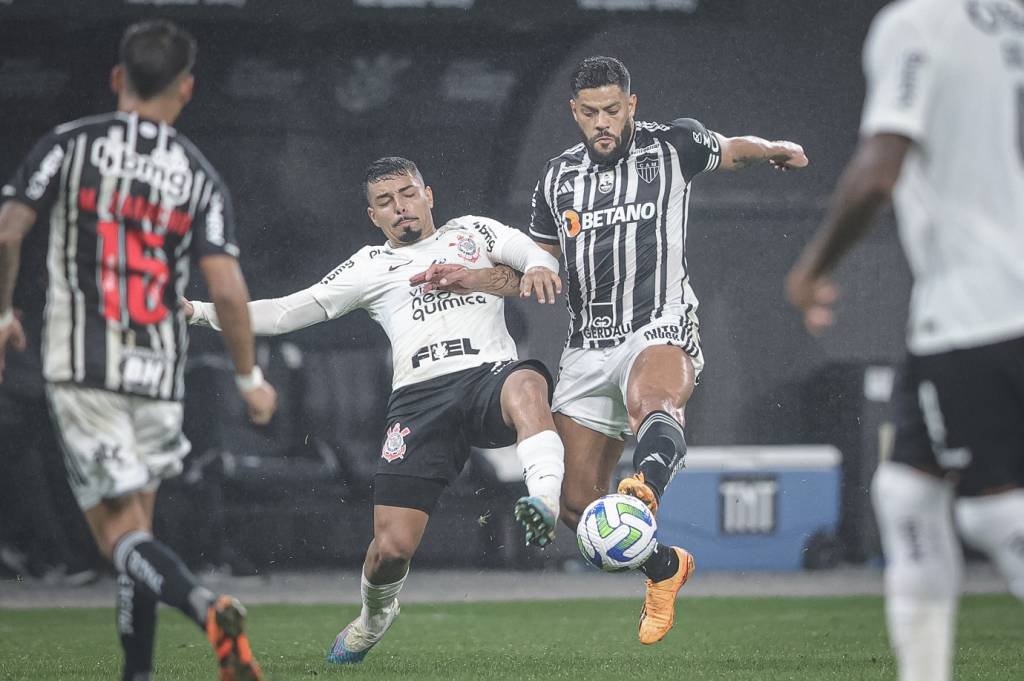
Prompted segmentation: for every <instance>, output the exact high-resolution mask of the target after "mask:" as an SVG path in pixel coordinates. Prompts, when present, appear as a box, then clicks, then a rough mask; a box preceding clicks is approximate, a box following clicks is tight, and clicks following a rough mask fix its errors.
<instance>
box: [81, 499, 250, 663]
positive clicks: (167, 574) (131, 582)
mask: <svg viewBox="0 0 1024 681" xmlns="http://www.w3.org/2000/svg"><path fill="white" fill-rule="evenodd" d="M154 500H155V493H154V492H139V493H133V494H128V495H125V496H123V497H118V498H113V499H104V500H103V501H101V502H100V503H99V504H97V505H96V506H93V507H91V508H88V509H86V511H85V517H86V520H87V521H88V523H89V528H90V530H91V531H92V534H93V537H94V538H95V539H96V543H97V545H98V546H99V549H100V553H102V554H103V556H104V557H106V558H107V559H108V560H110V561H111V562H112V563H113V564H114V567H115V568H116V569H117V571H118V573H119V579H118V586H119V593H118V607H119V611H118V615H119V629H120V631H121V634H122V644H123V645H125V661H126V669H125V678H128V679H132V681H134V680H135V679H148V678H149V673H150V672H151V669H146V668H145V667H150V666H151V662H152V645H153V643H152V635H149V636H147V626H148V622H151V625H152V627H153V628H154V629H155V619H156V612H155V603H156V601H158V600H159V601H163V602H164V603H167V604H168V605H170V606H172V607H174V608H177V609H178V610H180V611H181V612H182V613H183V614H185V615H186V616H187V617H189V618H190V619H191V620H192V621H193V622H195V623H196V625H197V626H199V628H200V629H201V630H203V632H204V633H205V634H206V636H207V639H208V640H209V641H210V644H211V645H212V646H213V648H214V652H215V653H216V655H217V659H218V663H219V673H220V679H221V681H258V679H261V678H262V675H261V673H260V669H259V665H258V664H257V663H256V661H255V659H253V656H252V650H251V649H250V647H249V640H248V638H247V637H246V635H245V609H244V608H243V607H242V605H241V603H239V602H238V601H237V600H236V599H234V598H231V597H229V596H219V597H215V595H214V594H213V593H212V592H211V591H210V590H209V589H206V588H205V587H203V586H202V585H200V584H199V582H198V580H196V578H195V576H193V575H192V573H191V572H189V570H188V568H186V567H185V565H184V563H182V562H181V559H180V558H178V556H177V555H176V554H175V553H174V552H173V551H172V550H171V549H169V548H168V547H167V546H165V545H164V544H162V543H161V542H159V541H157V540H156V539H154V538H153V535H152V534H151V526H152V517H153V505H154ZM129 591H130V592H131V593H129ZM139 592H141V598H142V601H143V602H141V603H138V604H137V603H136V594H137V593H139ZM150 612H151V613H152V614H151V618H152V619H151V620H149V619H148V618H149V617H150V614H149V613H150ZM133 616H138V617H139V618H140V619H139V620H138V622H137V623H136V622H130V621H129V619H131V618H132V617H133ZM126 635H127V636H128V637H127V638H126ZM129 648H130V649H131V651H130V652H129ZM128 665H131V666H128Z"/></svg>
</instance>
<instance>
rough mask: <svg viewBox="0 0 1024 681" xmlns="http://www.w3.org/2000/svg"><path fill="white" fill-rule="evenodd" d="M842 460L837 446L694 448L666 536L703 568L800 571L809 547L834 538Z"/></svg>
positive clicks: (667, 514) (667, 500) (671, 497)
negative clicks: (691, 555) (687, 552)
mask: <svg viewBox="0 0 1024 681" xmlns="http://www.w3.org/2000/svg"><path fill="white" fill-rule="evenodd" d="M630 456H632V455H631V454H630ZM840 462H841V455H840V453H839V450H837V449H836V448H835V447H832V446H802V445H800V446H782V447H756V446H754V447H691V448H690V449H689V451H688V453H687V455H686V468H685V469H684V470H682V471H681V472H680V473H679V474H678V475H677V476H676V477H675V479H674V480H673V481H672V484H671V485H669V488H668V490H667V491H666V493H665V495H664V498H663V499H662V500H661V506H660V508H659V510H658V538H659V539H660V540H661V541H662V542H663V543H666V544H677V545H679V546H683V547H685V548H686V549H687V550H688V551H690V552H691V553H692V554H693V555H694V558H695V560H696V561H697V568H698V570H708V569H710V570H799V569H801V568H802V567H804V557H805V549H806V548H807V547H808V546H811V545H813V544H815V543H817V544H818V545H819V546H821V545H829V544H830V543H831V542H833V541H834V537H835V532H836V527H837V525H838V523H839V482H840Z"/></svg>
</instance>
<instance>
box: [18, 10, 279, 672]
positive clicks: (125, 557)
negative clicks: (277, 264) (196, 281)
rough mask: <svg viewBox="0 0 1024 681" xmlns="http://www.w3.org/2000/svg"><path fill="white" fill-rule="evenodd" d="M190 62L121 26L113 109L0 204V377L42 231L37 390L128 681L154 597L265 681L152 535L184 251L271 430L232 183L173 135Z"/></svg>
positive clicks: (50, 150)
mask: <svg viewBox="0 0 1024 681" xmlns="http://www.w3.org/2000/svg"><path fill="white" fill-rule="evenodd" d="M195 55H196V44H195V41H194V39H193V38H192V37H191V36H190V35H189V34H187V33H186V32H184V31H182V30H181V29H180V28H178V27H177V26H175V25H174V24H171V23H169V22H164V21H153V22H146V23H140V24H136V25H133V26H131V27H129V28H128V30H127V31H126V32H125V34H124V37H123V39H122V41H121V48H120V63H119V64H118V65H117V66H115V67H114V69H113V72H112V73H111V87H112V89H113V90H114V92H115V93H116V94H117V111H116V112H114V113H109V114H103V115H99V116H93V117H91V118H86V119H82V120H77V121H73V122H70V123H65V124H64V125H60V126H58V127H57V128H55V129H54V130H53V131H52V132H50V133H49V134H47V135H46V136H45V137H43V138H42V139H41V140H40V141H39V142H38V143H37V144H36V145H35V147H34V148H33V149H32V151H31V152H30V153H29V155H28V157H27V158H26V159H25V161H24V162H23V163H22V165H21V167H20V168H19V169H18V170H17V172H16V173H15V175H14V177H13V179H12V180H11V181H10V183H9V184H7V185H5V186H4V187H3V190H2V197H0V200H3V201H4V203H3V206H2V208H0V370H2V368H3V355H4V350H5V348H6V347H7V346H8V345H11V346H12V347H14V348H16V349H20V348H22V347H23V346H24V335H23V332H22V329H21V324H20V322H19V321H18V320H17V319H16V318H15V317H14V316H13V314H12V310H11V297H12V292H13V289H14V283H15V280H16V277H17V272H18V261H19V248H20V244H21V241H22V238H23V237H24V236H25V234H27V233H28V231H29V229H31V227H32V225H33V224H34V223H35V222H36V221H37V220H39V221H41V222H43V223H44V224H48V225H49V230H50V236H49V252H48V269H49V288H48V291H47V303H46V319H45V327H44V329H45V330H44V341H43V364H44V366H43V372H44V376H45V379H46V381H47V396H48V399H49V402H50V409H51V412H52V415H53V419H54V422H55V425H56V429H57V432H58V433H59V435H60V439H61V443H62V446H63V449H64V459H65V462H66V464H67V469H68V479H69V482H70V485H71V489H72V491H73V492H74V494H75V497H76V498H77V500H78V503H79V505H80V506H81V507H82V509H83V511H84V512H85V516H86V519H87V520H88V523H89V527H90V529H91V530H92V534H93V536H94V537H95V539H96V543H97V544H98V545H99V549H100V552H101V553H102V554H103V555H104V556H105V557H106V558H107V559H108V560H110V561H112V562H113V564H114V567H115V568H116V569H117V573H118V592H117V624H118V631H119V633H120V637H121V644H122V646H123V648H124V660H125V663H124V674H123V677H122V678H123V679H124V680H125V681H148V680H149V679H150V678H151V676H152V669H153V642H154V636H155V633H156V607H157V602H158V601H163V602H164V603H167V604H168V605H170V606H173V607H175V608H177V609H178V610H180V611H181V612H183V613H184V614H185V615H186V616H187V617H188V618H190V619H191V620H193V621H194V622H195V623H196V624H197V625H198V626H199V628H200V629H201V630H203V631H204V632H205V633H206V635H207V637H208V638H209V640H210V643H211V644H212V645H213V647H214V651H215V652H216V655H217V658H218V660H219V663H220V678H221V679H222V681H230V680H234V679H245V680H252V679H259V678H261V676H260V670H259V667H258V665H257V664H256V662H255V660H254V659H253V657H252V651H251V650H250V648H249V641H248V639H247V638H246V636H245V634H244V632H243V625H244V618H245V610H244V609H243V608H242V606H241V604H239V602H238V601H237V600H235V599H233V598H230V597H228V596H217V595H215V594H213V593H212V592H211V591H209V590H208V589H206V588H204V587H203V586H201V585H200V584H199V583H198V582H197V581H196V578H195V577H194V576H193V575H192V574H191V573H190V572H189V571H188V569H187V568H186V567H185V566H184V564H183V563H182V562H181V560H180V559H179V558H178V556H177V555H176V554H175V553H174V552H173V551H172V550H171V549H169V548H168V547H167V546H165V545H164V544H162V543H160V542H159V541H157V540H156V539H154V538H153V536H152V534H151V532H152V523H153V504H154V502H155V499H156V490H157V487H158V485H159V484H160V481H161V480H162V479H164V478H169V477H172V476H174V475H177V474H178V473H180V472H181V468H182V463H181V460H182V458H183V457H184V456H185V454H187V453H188V451H189V443H188V441H187V440H186V439H185V437H184V435H183V434H182V432H181V422H182V403H181V400H182V398H183V396H184V371H185V355H186V350H187V346H188V327H187V325H186V323H185V319H184V315H183V313H182V310H181V307H180V305H179V303H178V299H179V296H180V295H181V292H182V291H183V290H184V289H185V286H186V284H187V283H188V276H189V256H194V257H196V258H197V259H198V260H199V266H200V268H201V270H202V273H203V276H204V277H205V279H206V281H207V284H208V285H209V288H210V291H211V294H212V297H213V299H214V301H215V305H216V307H217V311H218V314H219V315H220V317H221V318H222V319H224V320H225V323H224V329H225V330H224V338H225V342H226V344H227V346H228V350H229V351H230V353H231V356H232V359H233V360H234V364H235V369H236V371H237V372H238V376H237V379H238V386H239V389H240V391H241V393H242V396H243V398H244V399H245V401H246V402H247V403H248V406H249V413H250V416H251V417H252V419H253V420H254V421H255V422H257V423H265V422H267V421H268V420H270V417H271V416H272V414H273V412H274V408H275V404H276V395H275V393H274V390H273V388H271V387H270V385H269V384H267V383H264V382H263V378H262V374H261V372H260V369H259V367H258V366H256V364H255V362H254V356H255V353H254V347H253V336H252V330H251V328H250V323H249V314H248V310H247V308H246V303H247V302H248V299H249V294H248V291H247V289H246V286H245V280H244V279H243V278H242V274H241V271H240V269H239V267H238V262H237V261H236V257H237V255H238V247H237V246H236V245H235V243H234V229H235V225H234V215H233V212H232V208H231V199H230V197H229V195H228V191H227V188H226V187H225V186H224V184H223V182H222V181H221V179H220V177H219V176H218V174H217V172H216V171H215V170H214V169H213V167H212V166H211V165H210V163H209V162H208V161H207V160H206V159H205V158H204V157H203V155H202V154H201V153H200V152H199V150H198V149H196V147H195V146H193V144H192V143H191V142H190V141H189V140H187V139H185V137H184V136H182V135H181V134H179V133H178V132H177V131H176V130H175V129H174V128H173V127H171V125H172V124H173V123H174V121H175V120H176V119H177V117H178V115H179V113H180V112H181V110H182V107H184V106H185V104H186V103H187V102H188V101H189V100H190V99H191V97H192V89H193V77H192V74H191V70H192V65H193V63H194V61H195ZM0 378H2V376H0Z"/></svg>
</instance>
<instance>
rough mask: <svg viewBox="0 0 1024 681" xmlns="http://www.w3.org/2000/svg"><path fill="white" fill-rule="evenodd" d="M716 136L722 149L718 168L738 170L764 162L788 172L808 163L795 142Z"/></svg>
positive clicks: (749, 136) (802, 149) (748, 136)
mask: <svg viewBox="0 0 1024 681" xmlns="http://www.w3.org/2000/svg"><path fill="white" fill-rule="evenodd" d="M715 134H716V135H717V133H715ZM717 136H718V142H719V144H720V145H721V149H722V162H721V165H720V166H719V167H720V168H724V169H725V170H739V169H740V168H746V167H748V166H753V165H758V164H761V163H765V162H767V163H770V164H771V165H772V167H773V168H776V169H778V170H789V169H791V168H803V167H805V166H806V165H807V163H808V161H807V155H806V154H804V148H803V147H801V146H800V145H799V144H796V143H795V142H787V141H785V140H777V141H774V142H773V141H769V140H766V139H762V138H760V137H754V136H752V135H745V136H743V137H725V136H723V135H717Z"/></svg>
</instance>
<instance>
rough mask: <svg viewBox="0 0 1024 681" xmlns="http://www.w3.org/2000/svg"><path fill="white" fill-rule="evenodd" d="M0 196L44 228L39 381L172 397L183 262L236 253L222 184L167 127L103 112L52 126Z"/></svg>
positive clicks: (179, 384) (180, 333)
mask: <svg viewBox="0 0 1024 681" xmlns="http://www.w3.org/2000/svg"><path fill="white" fill-rule="evenodd" d="M2 199H3V200H8V199H14V200H17V201H20V202H22V203H25V204H27V205H29V206H31V207H32V208H34V209H35V210H36V212H37V214H38V216H39V218H38V222H39V224H40V225H43V224H48V225H49V230H50V240H49V251H48V254H47V270H48V273H49V285H48V290H47V296H46V312H45V326H44V332H43V348H42V351H43V353H42V354H43V373H44V376H45V378H46V380H47V381H50V382H73V383H78V384H81V385H85V386H90V387H95V388H102V389H106V390H111V391H115V392H121V393H128V394H133V395H142V396H147V397H153V398H158V399H173V400H180V399H182V397H183V395H184V370H185V353H186V351H187V348H188V331H187V329H188V327H187V325H186V323H185V319H184V313H183V311H182V310H181V308H180V305H179V299H180V298H181V296H182V294H183V293H184V291H185V286H186V285H187V283H188V277H189V264H190V263H189V256H190V255H195V256H200V257H201V256H204V255H213V254H227V255H231V256H237V254H238V247H237V245H236V244H235V241H234V228H235V226H234V211H233V209H232V206H231V198H230V196H229V195H228V192H227V189H226V188H225V186H224V183H223V182H222V181H221V179H220V176H219V175H218V174H217V172H216V171H215V170H214V169H213V167H212V166H211V165H210V163H209V162H208V161H207V160H206V159H205V157H204V156H203V155H202V153H200V151H199V150H198V149H196V147H195V146H194V145H193V144H192V143H191V142H190V141H189V140H187V139H186V138H185V137H184V136H182V135H180V134H179V133H177V132H176V131H175V129H174V128H173V127H170V126H168V125H165V124H162V123H158V122H155V121H149V120H146V119H143V118H140V117H139V116H138V115H137V114H128V113H121V112H115V113H109V114H103V115H99V116H94V117H90V118H85V119H82V120H78V121H73V122H70V123H66V124H64V125H60V126H58V127H57V128H55V129H53V130H52V131H51V132H50V133H48V134H47V135H45V136H44V137H43V138H42V139H41V140H40V141H39V142H38V143H37V144H36V145H35V147H34V148H33V149H32V151H31V152H30V153H29V155H28V157H27V158H26V159H25V160H24V162H23V163H22V164H21V166H20V167H19V168H18V170H17V171H16V172H15V174H14V177H13V178H12V179H11V181H10V182H9V183H8V184H7V185H5V186H4V187H3V190H2Z"/></svg>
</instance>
